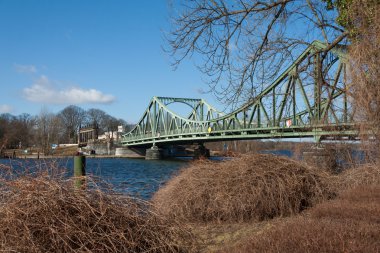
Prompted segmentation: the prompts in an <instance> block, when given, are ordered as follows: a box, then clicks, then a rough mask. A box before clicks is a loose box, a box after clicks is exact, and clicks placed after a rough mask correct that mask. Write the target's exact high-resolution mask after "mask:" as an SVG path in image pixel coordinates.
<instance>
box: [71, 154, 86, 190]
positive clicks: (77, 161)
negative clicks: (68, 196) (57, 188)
mask: <svg viewBox="0 0 380 253" xmlns="http://www.w3.org/2000/svg"><path fill="white" fill-rule="evenodd" d="M85 175H86V157H85V156H84V155H76V156H74V178H75V182H74V185H75V188H77V189H79V188H83V187H84V183H85V180H84V176H85Z"/></svg>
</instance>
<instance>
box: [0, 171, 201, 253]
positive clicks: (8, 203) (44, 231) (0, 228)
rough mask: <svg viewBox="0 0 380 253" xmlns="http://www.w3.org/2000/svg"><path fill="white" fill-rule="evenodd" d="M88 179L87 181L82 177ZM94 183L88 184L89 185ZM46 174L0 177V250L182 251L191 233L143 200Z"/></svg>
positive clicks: (190, 240) (188, 247) (189, 244)
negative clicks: (78, 186)
mask: <svg viewBox="0 0 380 253" xmlns="http://www.w3.org/2000/svg"><path fill="white" fill-rule="evenodd" d="M87 180H89V179H87ZM93 184H94V182H92V185H93ZM92 188H93V189H90V190H75V189H74V187H73V182H72V181H65V180H63V179H57V178H51V177H49V176H47V175H34V176H19V177H17V178H14V179H9V178H8V180H5V179H1V180H0V195H1V197H0V200H1V202H0V251H4V252H187V251H189V250H191V249H192V247H193V237H192V235H191V234H190V233H188V232H186V230H185V228H183V227H181V226H180V225H179V224H176V223H174V222H169V221H168V220H166V219H164V218H162V217H160V216H158V215H156V214H155V213H153V212H152V211H150V210H149V208H150V207H149V204H148V203H147V202H143V201H140V200H136V199H133V198H130V197H125V196H120V195H116V194H114V193H112V192H109V193H104V192H103V191H100V190H97V189H96V188H94V186H92Z"/></svg>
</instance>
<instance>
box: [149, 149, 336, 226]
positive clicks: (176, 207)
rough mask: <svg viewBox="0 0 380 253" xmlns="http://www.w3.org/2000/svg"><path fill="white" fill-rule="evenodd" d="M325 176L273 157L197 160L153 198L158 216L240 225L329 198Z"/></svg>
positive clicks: (281, 214)
mask: <svg viewBox="0 0 380 253" xmlns="http://www.w3.org/2000/svg"><path fill="white" fill-rule="evenodd" d="M328 176H329V174H328V173H326V172H323V171H321V170H317V169H315V168H311V167H308V166H306V165H305V164H303V163H301V162H297V161H294V160H291V159H289V158H286V157H279V156H274V155H257V154H249V155H242V156H241V157H238V158H234V159H232V160H229V161H224V162H210V161H199V162H194V163H193V164H192V165H191V166H190V167H189V168H186V169H184V170H182V171H181V172H180V174H179V175H178V176H176V177H174V178H172V179H171V180H170V181H169V182H168V183H167V184H166V185H165V186H164V187H163V188H161V189H160V190H159V191H158V192H157V193H156V194H155V196H154V197H153V203H154V204H155V205H156V206H157V208H158V210H159V212H161V213H162V214H164V215H165V216H167V217H172V218H173V217H175V218H178V219H180V220H185V221H190V222H242V221H249V220H264V219H269V218H273V217H276V216H288V215H292V214H295V213H299V212H300V211H302V210H303V209H305V208H308V207H310V206H312V205H314V204H315V203H316V202H318V201H320V200H322V199H326V198H328V197H330V194H331V192H330V191H329V189H328V185H329V184H328Z"/></svg>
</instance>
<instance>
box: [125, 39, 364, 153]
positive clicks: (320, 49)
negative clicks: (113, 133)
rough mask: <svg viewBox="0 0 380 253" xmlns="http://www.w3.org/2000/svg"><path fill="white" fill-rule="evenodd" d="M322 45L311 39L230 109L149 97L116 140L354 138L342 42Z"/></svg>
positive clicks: (134, 143)
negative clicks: (180, 110) (182, 110)
mask: <svg viewBox="0 0 380 253" xmlns="http://www.w3.org/2000/svg"><path fill="white" fill-rule="evenodd" d="M325 48H326V47H325V45H324V44H323V43H322V42H319V41H315V42H313V43H312V44H311V45H310V46H309V47H308V48H307V49H306V50H305V51H304V52H303V53H302V54H301V55H300V56H299V57H298V58H297V59H296V60H295V61H294V62H293V63H292V64H291V65H290V66H289V67H288V68H287V69H286V70H285V71H284V72H283V73H282V74H281V75H280V76H279V77H278V78H277V79H276V80H275V81H274V82H273V83H272V84H270V85H268V87H267V88H265V89H264V90H263V91H262V92H261V93H260V94H259V95H258V96H256V97H255V98H254V99H251V100H250V101H248V102H247V103H246V104H243V105H242V106H241V107H240V108H239V109H237V110H235V111H232V112H230V113H226V114H223V113H221V112H219V111H218V110H216V109H215V108H214V107H212V106H211V105H210V104H208V103H207V102H206V101H204V100H202V99H190V98H170V97H153V98H152V100H151V101H150V103H149V105H148V108H147V109H146V110H145V112H144V114H143V116H142V118H141V119H140V121H139V122H138V123H137V125H136V126H135V127H134V128H133V129H132V130H131V131H130V132H129V133H127V134H125V135H123V138H122V141H121V142H122V144H123V145H125V146H139V145H151V144H154V143H160V144H169V143H171V144H179V143H197V142H206V141H219V140H233V139H265V138H298V137H299V138H302V137H314V138H315V139H316V140H317V141H319V140H321V139H327V138H341V137H342V138H343V137H344V138H356V136H357V135H358V128H357V123H355V120H354V119H355V117H354V111H353V108H352V105H351V103H350V101H351V100H352V99H351V98H350V97H349V94H350V92H349V91H350V86H349V85H347V84H346V80H345V79H346V62H347V59H346V55H345V47H343V46H336V47H335V48H333V49H331V50H329V51H325ZM172 103H183V104H186V105H188V106H189V107H191V110H192V111H191V113H190V114H189V115H187V116H180V115H178V114H176V113H174V112H173V111H171V110H170V109H169V108H168V107H167V106H168V105H169V104H172ZM209 127H210V128H211V132H209V131H208V129H209Z"/></svg>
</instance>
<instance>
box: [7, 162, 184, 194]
mask: <svg viewBox="0 0 380 253" xmlns="http://www.w3.org/2000/svg"><path fill="white" fill-rule="evenodd" d="M187 164H188V162H186V161H181V160H159V161H150V160H143V159H128V158H89V157H88V158H87V159H86V175H92V176H95V177H96V178H100V179H101V180H104V181H105V182H106V183H109V184H110V186H111V187H112V189H113V190H115V191H117V192H120V193H125V194H130V195H132V196H135V197H139V198H143V199H149V198H150V197H151V196H152V195H153V194H154V192H156V191H157V190H158V188H159V187H160V186H161V185H162V184H164V183H165V182H166V181H167V180H168V179H169V178H170V177H171V176H172V175H173V174H174V173H175V172H177V171H178V170H179V169H180V168H183V167H185V166H186V165H187ZM73 166H74V165H73V158H72V157H71V158H61V159H41V160H37V159H14V160H10V159H0V170H2V169H3V170H5V169H6V168H7V167H8V168H11V169H12V170H13V171H16V172H21V173H23V172H24V171H31V172H33V171H37V170H50V169H51V168H52V167H54V168H60V169H61V170H62V169H63V170H64V173H65V174H66V176H67V177H70V176H72V175H73V173H74V172H73V171H74V169H73Z"/></svg>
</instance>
